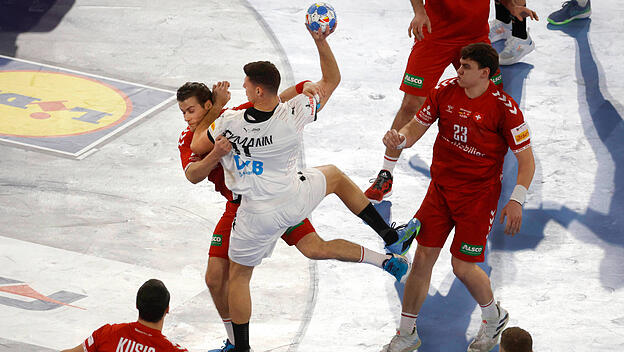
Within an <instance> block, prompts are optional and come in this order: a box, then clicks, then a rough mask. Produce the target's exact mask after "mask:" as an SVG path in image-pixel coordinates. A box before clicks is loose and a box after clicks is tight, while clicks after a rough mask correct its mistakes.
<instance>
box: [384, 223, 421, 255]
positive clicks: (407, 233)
mask: <svg viewBox="0 0 624 352" xmlns="http://www.w3.org/2000/svg"><path fill="white" fill-rule="evenodd" d="M395 230H396V232H397V235H399V240H398V241H396V242H394V243H393V244H389V245H386V247H385V248H386V250H387V251H388V252H390V253H394V254H400V255H405V253H407V251H408V250H409V249H410V246H411V245H412V242H413V241H414V238H416V236H418V232H419V231H420V221H419V220H418V219H416V218H412V219H410V221H409V222H408V223H407V224H405V225H401V226H399V227H397V228H396V229H395Z"/></svg>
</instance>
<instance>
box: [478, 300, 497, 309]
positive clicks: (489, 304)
mask: <svg viewBox="0 0 624 352" xmlns="http://www.w3.org/2000/svg"><path fill="white" fill-rule="evenodd" d="M492 303H494V298H492V300H491V301H490V302H489V303H487V304H484V305H481V304H479V306H480V307H481V308H487V307H489V306H491V305H492Z"/></svg>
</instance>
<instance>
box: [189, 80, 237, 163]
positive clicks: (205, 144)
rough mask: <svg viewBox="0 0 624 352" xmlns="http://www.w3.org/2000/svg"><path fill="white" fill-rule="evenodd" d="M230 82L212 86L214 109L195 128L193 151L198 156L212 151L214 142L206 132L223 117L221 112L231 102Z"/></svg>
mask: <svg viewBox="0 0 624 352" xmlns="http://www.w3.org/2000/svg"><path fill="white" fill-rule="evenodd" d="M229 88H230V82H227V81H222V82H217V84H215V85H213V86H212V108H210V110H208V113H206V116H204V118H203V119H202V121H201V122H200V123H199V125H197V128H195V133H194V134H193V141H192V142H191V150H192V151H193V153H195V154H197V155H205V154H207V153H209V152H210V151H211V150H212V142H211V141H210V139H209V138H208V135H207V134H206V131H208V127H210V125H211V124H212V123H213V122H214V121H215V120H216V119H217V118H218V117H219V115H221V110H222V109H223V107H224V106H225V104H227V103H228V101H230V97H231V94H230V91H229Z"/></svg>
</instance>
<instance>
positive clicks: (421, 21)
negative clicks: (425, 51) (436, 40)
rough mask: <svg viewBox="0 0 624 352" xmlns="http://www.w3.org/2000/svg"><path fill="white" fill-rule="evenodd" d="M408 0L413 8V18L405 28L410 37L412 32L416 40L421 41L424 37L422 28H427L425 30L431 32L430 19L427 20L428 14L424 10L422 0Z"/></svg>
mask: <svg viewBox="0 0 624 352" xmlns="http://www.w3.org/2000/svg"><path fill="white" fill-rule="evenodd" d="M410 2H411V3H412V9H413V10H414V18H413V19H412V22H410V25H409V28H408V29H407V35H408V36H409V37H410V38H411V37H412V34H413V35H414V38H416V40H418V41H421V40H423V39H425V32H424V31H423V29H424V28H426V29H427V32H429V33H431V21H430V20H429V16H427V11H425V5H424V4H423V1H422V0H410Z"/></svg>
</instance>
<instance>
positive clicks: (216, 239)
mask: <svg viewBox="0 0 624 352" xmlns="http://www.w3.org/2000/svg"><path fill="white" fill-rule="evenodd" d="M222 243H223V236H221V235H217V234H214V235H212V243H210V245H211V246H215V247H221V244H222Z"/></svg>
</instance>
